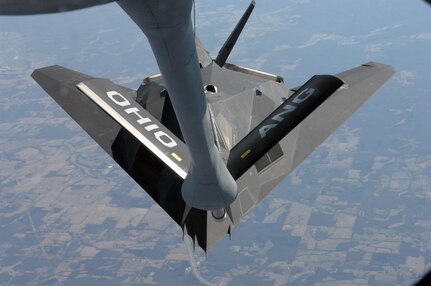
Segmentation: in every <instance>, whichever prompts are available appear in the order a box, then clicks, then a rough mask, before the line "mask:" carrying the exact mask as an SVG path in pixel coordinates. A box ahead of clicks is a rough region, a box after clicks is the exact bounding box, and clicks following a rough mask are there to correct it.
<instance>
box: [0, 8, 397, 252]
mask: <svg viewBox="0 0 431 286" xmlns="http://www.w3.org/2000/svg"><path fill="white" fill-rule="evenodd" d="M107 2H111V1H106V0H105V1H103V0H99V1H97V0H93V1H80V0H61V1H60V0H59V1H54V0H50V1H47V0H45V1H44V0H20V1H15V0H14V1H12V0H0V14H3V15H18V14H21V15H22V14H35V13H52V12H62V11H68V10H73V9H79V8H85V7H89V6H93V5H97V4H104V3H107ZM116 2H117V4H118V5H119V6H120V7H121V8H122V9H123V10H124V11H125V12H126V13H127V14H128V15H129V16H130V18H131V19H132V20H133V21H134V22H135V23H136V24H137V25H138V26H139V28H140V29H141V30H142V31H143V32H144V33H145V35H146V36H147V38H148V41H149V43H150V45H151V48H152V50H153V53H154V55H155V57H156V60H157V63H158V66H159V68H160V72H161V74H160V75H154V76H149V77H147V78H146V79H144V80H143V82H142V84H141V86H139V88H138V89H137V90H132V89H129V88H126V87H123V86H119V85H117V84H115V83H113V82H112V81H110V80H109V79H104V78H96V77H93V76H89V75H85V74H82V73H79V72H76V71H73V70H70V69H67V68H64V67H61V66H50V67H45V68H41V69H37V70H35V71H34V72H33V74H32V77H33V78H34V79H35V80H36V82H37V83H38V84H39V85H40V86H41V87H42V88H43V89H44V90H45V91H46V92H47V93H48V94H49V95H50V96H51V97H52V98H53V99H54V100H55V101H56V102H57V103H58V104H59V105H60V106H61V107H62V108H63V109H64V110H65V111H66V112H67V113H68V114H69V115H70V116H71V117H72V118H73V119H74V120H75V121H76V122H77V123H78V124H79V125H80V126H81V127H82V128H83V129H84V130H85V131H86V132H87V133H88V134H89V135H90V136H91V137H92V138H93V139H94V140H95V141H96V142H97V143H98V144H99V145H100V147H102V148H103V149H104V150H105V151H106V153H108V154H109V155H110V156H111V157H112V158H113V159H114V160H115V161H116V162H117V163H118V165H120V166H121V167H122V168H123V169H124V170H125V171H126V172H127V173H128V174H129V176H130V177H132V178H133V179H134V180H135V181H136V182H137V183H138V184H139V185H140V186H141V187H142V188H143V189H144V190H145V191H146V192H147V193H148V194H149V195H150V196H151V197H152V198H153V199H154V200H155V201H156V202H157V203H158V204H159V205H160V206H161V207H162V208H163V209H164V210H165V211H166V213H167V214H168V215H169V216H170V217H171V218H172V219H173V220H174V221H175V222H176V223H177V224H178V225H179V226H180V227H181V228H182V229H183V231H184V233H186V234H188V235H189V236H191V238H192V239H193V241H194V242H195V243H196V244H197V245H199V246H200V247H201V248H202V249H203V250H205V251H207V250H209V249H210V248H211V247H213V246H214V245H215V243H216V242H217V241H218V240H219V239H220V238H222V237H223V236H224V235H226V234H229V235H230V234H231V232H232V228H233V226H234V225H235V224H237V223H239V222H240V221H241V218H242V217H244V215H246V214H247V213H248V212H249V211H250V210H251V209H252V208H253V207H254V206H255V205H256V204H258V203H259V202H260V201H261V200H262V199H263V198H264V197H265V196H266V195H267V194H268V193H269V192H270V191H271V190H272V189H273V188H274V187H276V186H277V185H278V184H279V183H280V182H281V181H282V180H283V178H285V177H286V176H287V175H288V174H289V173H290V172H292V171H293V170H294V169H295V168H296V167H297V166H298V165H299V164H300V163H301V162H302V161H303V160H304V159H305V158H306V157H307V156H308V155H309V154H310V153H311V152H312V151H313V150H314V149H315V148H316V147H317V146H319V145H320V144H321V143H322V142H323V141H324V140H325V139H326V138H327V137H328V136H329V135H330V134H331V133H333V132H334V131H335V130H336V129H337V127H338V126H340V125H341V124H342V123H343V122H344V121H345V120H346V119H347V118H348V117H349V116H350V115H351V114H352V113H353V112H355V110H356V109H358V108H359V107H360V106H361V105H362V104H363V103H364V102H365V100H367V98H368V97H370V96H371V95H372V94H373V93H374V92H375V91H376V90H377V89H378V88H379V87H380V86H381V85H383V84H384V83H385V82H386V81H387V80H388V79H389V78H390V77H391V76H392V75H393V73H394V70H393V69H392V67H390V66H388V65H384V64H379V63H375V62H369V63H366V64H363V65H361V66H358V67H356V68H353V69H351V70H348V71H345V72H342V73H339V74H336V75H315V76H313V77H311V79H310V80H309V81H307V82H306V83H304V84H303V85H302V86H299V87H297V88H292V89H289V88H288V87H287V86H286V85H285V84H284V82H283V78H282V77H280V76H277V75H273V74H269V73H266V72H261V71H257V70H253V69H249V68H246V67H241V66H238V65H234V64H231V63H228V62H227V60H228V58H229V55H230V53H231V51H232V49H233V47H234V46H235V43H236V41H237V39H238V37H239V36H240V34H241V31H242V30H243V27H244V26H245V24H246V22H247V20H248V18H249V17H250V15H251V13H252V10H253V8H254V7H255V1H252V3H251V4H250V6H249V7H248V9H247V10H246V12H245V13H244V15H243V17H242V18H241V19H240V20H239V22H238V24H237V26H236V27H235V28H234V30H233V32H232V33H231V35H230V36H229V38H228V39H227V40H226V42H225V44H224V45H223V47H222V48H221V50H220V52H219V54H218V56H217V57H216V58H215V59H213V58H211V57H210V55H209V54H208V52H207V51H206V49H205V48H204V46H203V45H202V43H201V42H200V41H199V39H198V38H197V37H196V36H195V34H194V29H193V24H192V21H191V11H192V5H193V0H181V1H180V0H119V1H116Z"/></svg>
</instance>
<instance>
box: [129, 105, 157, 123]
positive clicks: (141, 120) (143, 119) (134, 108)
mask: <svg viewBox="0 0 431 286" xmlns="http://www.w3.org/2000/svg"><path fill="white" fill-rule="evenodd" d="M125 111H126V113H127V114H130V113H134V114H135V115H136V116H138V117H139V120H138V121H137V122H138V123H139V124H141V125H142V124H145V123H148V122H151V120H150V119H149V118H144V117H142V116H141V115H140V114H139V109H137V108H136V107H131V108H127V109H126V110H125Z"/></svg>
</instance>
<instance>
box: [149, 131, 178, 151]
mask: <svg viewBox="0 0 431 286" xmlns="http://www.w3.org/2000/svg"><path fill="white" fill-rule="evenodd" d="M154 136H156V138H157V140H159V141H160V142H161V143H162V144H163V145H165V146H166V147H168V148H173V147H175V146H177V142H175V141H174V139H172V138H171V137H170V136H169V135H168V134H166V133H165V132H163V131H157V132H156V133H154ZM162 137H164V138H166V139H167V141H165V140H163V139H162Z"/></svg>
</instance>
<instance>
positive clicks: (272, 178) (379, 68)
mask: <svg viewBox="0 0 431 286" xmlns="http://www.w3.org/2000/svg"><path fill="white" fill-rule="evenodd" d="M394 72H395V71H394V69H393V68H392V67H391V66H389V65H384V64H380V63H374V62H369V63H366V64H363V65H361V66H359V67H356V68H353V69H351V70H347V71H344V72H342V73H339V74H336V75H335V76H336V77H338V78H339V79H341V80H342V81H344V85H343V86H342V87H340V88H339V89H338V91H336V92H335V93H334V94H333V95H332V96H330V97H329V98H328V99H327V100H326V101H325V102H324V103H323V104H322V105H321V106H320V107H318V108H317V109H316V110H315V111H314V112H313V113H312V114H310V115H309V116H308V117H307V118H306V119H305V120H304V121H303V122H302V123H300V124H299V125H298V126H297V127H296V128H295V129H293V130H292V131H291V132H290V133H289V134H288V135H287V136H286V137H284V139H283V140H281V141H280V145H281V147H282V150H283V153H284V156H283V159H281V160H280V161H279V162H278V163H276V164H274V165H273V166H272V167H270V168H268V169H267V171H265V174H262V176H260V181H261V184H262V187H261V191H260V192H259V194H258V198H259V200H261V199H262V198H263V197H264V196H265V195H266V194H268V192H270V191H271V190H272V189H273V188H274V187H275V186H276V185H277V184H278V183H279V182H280V181H281V180H282V179H283V178H284V177H285V176H287V175H288V174H290V173H291V172H292V171H293V170H294V169H295V168H296V167H297V166H298V165H299V164H300V163H301V162H302V161H303V160H304V159H305V158H306V157H307V156H308V155H309V154H310V153H311V152H312V151H313V150H314V149H315V148H317V147H318V146H319V145H320V144H322V143H323V141H325V139H326V138H328V137H329V135H331V134H332V133H333V132H334V131H335V130H336V129H337V128H338V127H339V126H340V125H341V124H342V123H343V122H344V121H346V120H347V119H348V118H349V117H350V116H351V115H352V114H353V113H354V112H355V111H356V110H357V109H358V108H359V107H360V106H361V105H362V104H363V103H364V102H365V101H366V100H367V99H368V98H369V97H370V96H371V95H372V94H373V93H374V92H375V91H376V90H377V89H378V88H380V87H381V86H382V85H383V84H384V83H385V82H386V81H387V80H388V79H389V78H390V77H391V76H392V75H393V74H394Z"/></svg>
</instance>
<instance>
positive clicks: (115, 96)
mask: <svg viewBox="0 0 431 286" xmlns="http://www.w3.org/2000/svg"><path fill="white" fill-rule="evenodd" d="M106 94H107V95H108V97H109V98H110V99H111V100H112V101H113V102H114V103H115V104H117V105H119V106H121V107H127V106H130V105H131V104H130V101H129V100H127V98H125V97H124V96H123V95H122V94H121V93H118V92H116V91H108V92H107V93H106ZM124 111H125V112H126V113H127V114H132V113H133V114H134V115H136V116H137V117H138V119H137V120H136V121H137V122H138V124H140V125H143V124H147V123H150V122H152V120H151V119H150V118H148V117H143V116H142V115H141V114H140V111H141V110H139V108H137V107H129V108H127V109H125V110H124ZM144 128H145V130H147V131H153V130H156V129H159V128H160V127H159V126H158V125H157V124H154V123H153V124H150V125H147V126H144ZM154 136H155V137H156V139H157V140H158V141H159V142H160V143H162V144H163V145H164V146H166V147H168V148H173V147H175V146H177V145H178V144H177V142H175V140H174V139H172V138H171V137H170V136H169V135H168V134H166V133H165V132H163V131H157V132H155V133H154Z"/></svg>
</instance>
